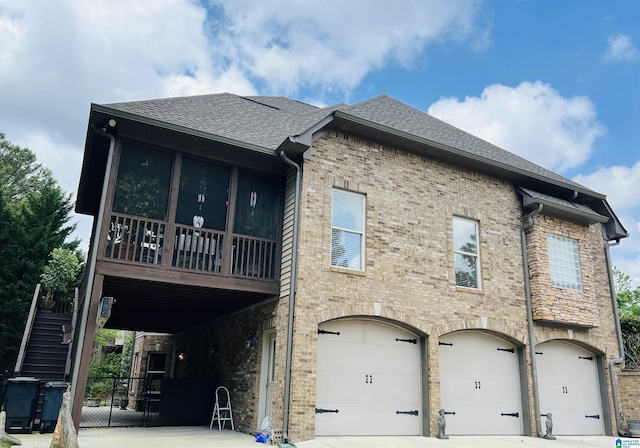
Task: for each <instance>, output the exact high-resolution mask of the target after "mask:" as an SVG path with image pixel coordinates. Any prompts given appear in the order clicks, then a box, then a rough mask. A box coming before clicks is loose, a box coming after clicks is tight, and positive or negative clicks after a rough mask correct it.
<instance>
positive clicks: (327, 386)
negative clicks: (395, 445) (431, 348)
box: [316, 320, 423, 436]
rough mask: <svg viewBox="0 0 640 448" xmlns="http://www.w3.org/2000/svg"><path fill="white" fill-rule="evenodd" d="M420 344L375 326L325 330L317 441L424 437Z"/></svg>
mask: <svg viewBox="0 0 640 448" xmlns="http://www.w3.org/2000/svg"><path fill="white" fill-rule="evenodd" d="M420 359H421V355H420V339H419V338H417V337H416V336H415V335H413V334H411V333H409V332H407V331H405V330H402V329H400V328H398V327H396V326H393V325H389V324H386V323H381V322H377V321H371V320H339V321H333V322H329V323H324V324H320V326H319V329H318V364H317V379H316V393H317V395H316V435H319V436H326V435H420V433H421V429H422V425H421V422H422V418H423V416H422V400H421V396H422V392H421V368H420V366H421V361H420Z"/></svg>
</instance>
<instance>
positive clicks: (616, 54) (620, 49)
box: [604, 34, 639, 62]
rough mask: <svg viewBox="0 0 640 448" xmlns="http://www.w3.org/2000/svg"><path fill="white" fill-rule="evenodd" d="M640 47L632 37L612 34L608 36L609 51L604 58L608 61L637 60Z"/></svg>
mask: <svg viewBox="0 0 640 448" xmlns="http://www.w3.org/2000/svg"><path fill="white" fill-rule="evenodd" d="M638 55H639V54H638V49H637V48H636V47H635V45H634V44H633V41H632V40H631V38H630V37H629V36H627V35H625V34H612V35H610V36H609V37H608V38H607V51H606V53H605V55H604V60H605V61H607V62H623V61H635V60H637V59H638Z"/></svg>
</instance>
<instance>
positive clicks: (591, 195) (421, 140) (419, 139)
mask: <svg viewBox="0 0 640 448" xmlns="http://www.w3.org/2000/svg"><path fill="white" fill-rule="evenodd" d="M335 116H336V118H340V119H343V120H346V121H351V122H353V123H357V124H360V125H363V126H368V127H371V128H373V129H376V130H378V131H381V132H386V133H388V134H391V135H395V136H397V137H401V138H405V139H407V140H413V141H415V142H418V143H421V144H423V145H425V146H430V147H432V148H436V149H440V150H442V151H444V152H445V153H450V154H454V155H456V156H458V157H460V158H465V159H468V160H470V161H475V162H480V163H482V164H485V165H489V166H494V167H496V168H500V169H501V170H504V171H507V172H512V173H516V174H519V175H521V176H524V177H528V178H531V179H534V180H537V181H542V182H544V183H547V184H550V185H554V186H556V187H560V188H564V189H566V190H569V191H571V192H574V191H577V192H579V193H581V194H583V195H585V196H587V197H588V198H590V199H592V200H593V199H605V198H606V196H605V195H603V194H601V193H598V192H596V191H593V190H591V189H588V188H586V187H582V188H579V186H578V185H574V184H568V183H563V182H560V181H557V180H554V179H550V178H548V177H544V176H539V175H536V174H535V173H531V172H530V171H526V170H522V169H519V168H516V167H513V166H511V165H508V164H506V163H500V162H496V161H495V160H491V159H487V158H486V157H482V156H479V155H477V154H471V153H469V152H467V151H462V150H460V149H458V148H455V147H453V146H448V145H445V144H442V143H438V142H434V141H433V140H429V139H426V138H423V137H417V136H415V135H413V134H409V133H407V132H404V131H400V130H398V129H394V128H391V127H389V126H385V125H382V124H379V123H376V122H373V121H369V120H366V119H364V118H360V117H356V116H354V115H351V114H348V113H346V112H343V111H340V110H337V111H335Z"/></svg>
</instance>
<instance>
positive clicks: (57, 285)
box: [40, 247, 81, 300]
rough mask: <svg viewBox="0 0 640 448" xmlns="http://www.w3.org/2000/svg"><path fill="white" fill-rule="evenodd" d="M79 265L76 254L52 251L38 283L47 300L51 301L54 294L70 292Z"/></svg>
mask: <svg viewBox="0 0 640 448" xmlns="http://www.w3.org/2000/svg"><path fill="white" fill-rule="evenodd" d="M80 263H81V260H79V259H78V257H77V255H76V252H74V251H72V250H71V249H67V248H64V247H56V248H55V249H53V251H52V252H51V258H50V259H49V262H48V263H47V265H46V266H45V267H44V269H43V270H42V274H40V283H41V284H42V286H43V288H44V289H45V291H46V294H47V295H46V298H47V299H48V300H53V298H54V295H55V293H63V294H64V293H69V292H71V290H72V288H73V286H74V283H75V282H76V279H77V277H78V272H79V271H80Z"/></svg>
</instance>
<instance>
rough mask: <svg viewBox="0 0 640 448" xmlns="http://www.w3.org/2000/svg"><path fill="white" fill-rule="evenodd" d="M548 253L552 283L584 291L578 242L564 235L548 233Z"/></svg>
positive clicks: (560, 286)
mask: <svg viewBox="0 0 640 448" xmlns="http://www.w3.org/2000/svg"><path fill="white" fill-rule="evenodd" d="M547 253H548V254H549V274H550V275H551V285H552V286H557V287H559V288H567V289H575V290H577V291H582V273H581V268H580V251H579V250H578V242H577V241H576V240H573V239H570V238H565V237H563V236H558V235H552V234H548V235H547Z"/></svg>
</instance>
